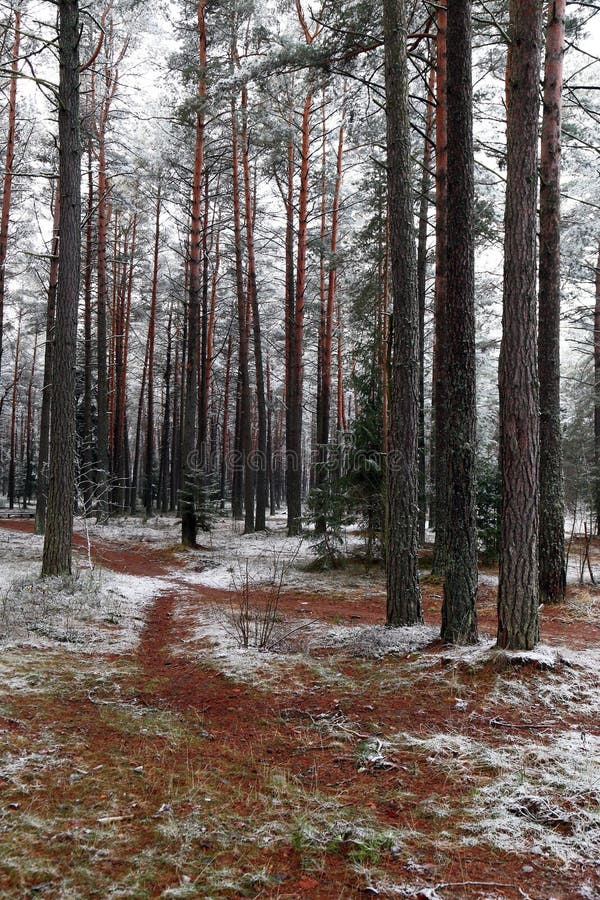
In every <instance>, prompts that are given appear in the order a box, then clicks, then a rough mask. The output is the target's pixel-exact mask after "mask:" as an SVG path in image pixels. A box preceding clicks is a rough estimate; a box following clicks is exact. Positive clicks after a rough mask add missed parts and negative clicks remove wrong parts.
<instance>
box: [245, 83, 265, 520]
mask: <svg viewBox="0 0 600 900" xmlns="http://www.w3.org/2000/svg"><path fill="white" fill-rule="evenodd" d="M242 164H243V172H244V199H245V218H246V250H247V253H248V302H249V304H250V309H251V312H252V325H253V334H254V364H255V370H256V406H257V416H258V442H257V453H256V455H255V459H254V463H255V465H254V466H253V468H254V471H255V473H256V514H255V521H254V528H255V530H256V531H264V530H265V528H266V527H267V521H266V514H267V466H266V457H267V404H266V399H265V371H264V365H263V353H262V337H261V328H260V311H259V308H258V290H257V285H256V258H255V253H254V214H253V210H252V193H251V187H250V158H249V143H248V91H247V89H246V87H244V88H243V89H242Z"/></svg>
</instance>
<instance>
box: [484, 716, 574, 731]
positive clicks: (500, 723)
mask: <svg viewBox="0 0 600 900" xmlns="http://www.w3.org/2000/svg"><path fill="white" fill-rule="evenodd" d="M488 724H489V725H490V727H491V728H526V729H528V728H556V727H557V725H560V722H533V723H528V722H523V723H519V724H517V723H514V722H507V721H506V719H502V718H501V717H500V716H494V717H493V718H492V719H490V721H489V723H488Z"/></svg>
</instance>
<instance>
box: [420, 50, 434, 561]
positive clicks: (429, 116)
mask: <svg viewBox="0 0 600 900" xmlns="http://www.w3.org/2000/svg"><path fill="white" fill-rule="evenodd" d="M434 81H435V69H434V67H433V65H432V66H431V70H430V73H429V84H428V91H427V111H426V113H425V136H424V138H423V173H422V176H421V201H420V203H419V238H418V244H417V284H418V289H419V338H420V355H419V542H420V543H421V544H424V543H425V525H426V519H427V472H426V458H425V307H426V301H427V232H428V225H429V223H428V215H429V186H430V183H431V173H430V167H431V146H432V135H433V113H434V109H435V94H434Z"/></svg>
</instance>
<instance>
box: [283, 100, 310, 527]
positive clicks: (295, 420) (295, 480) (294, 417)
mask: <svg viewBox="0 0 600 900" xmlns="http://www.w3.org/2000/svg"><path fill="white" fill-rule="evenodd" d="M311 109H312V94H307V96H306V99H305V101H304V110H303V113H302V150H301V156H300V189H299V190H300V193H299V198H298V255H297V261H296V288H295V304H294V318H293V322H294V324H293V338H292V341H291V350H292V353H291V361H290V383H289V385H288V396H287V402H288V405H289V408H290V414H289V428H288V436H287V507H288V522H287V526H288V534H289V535H290V536H292V535H297V534H300V531H301V530H302V396H303V383H304V304H305V293H306V253H307V229H308V192H309V171H310V169H309V166H310V114H311Z"/></svg>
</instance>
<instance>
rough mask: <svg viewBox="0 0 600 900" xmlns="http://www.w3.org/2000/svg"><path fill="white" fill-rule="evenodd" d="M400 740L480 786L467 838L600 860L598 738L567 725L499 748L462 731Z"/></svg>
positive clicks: (470, 813)
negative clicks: (545, 738)
mask: <svg viewBox="0 0 600 900" xmlns="http://www.w3.org/2000/svg"><path fill="white" fill-rule="evenodd" d="M399 740H400V741H401V742H403V743H404V745H405V746H407V747H410V748H411V749H413V750H418V751H420V752H422V753H423V755H424V757H426V758H427V760H428V762H429V763H431V764H433V765H435V766H437V767H439V768H440V769H442V770H446V771H448V772H452V773H454V775H455V776H459V777H460V778H461V779H462V780H463V781H464V782H467V783H471V784H472V785H473V786H474V788H473V791H472V794H471V798H470V800H469V802H468V804H467V809H466V818H465V820H464V822H463V825H462V830H463V832H466V835H465V836H464V837H463V841H464V842H465V843H466V844H481V842H482V840H485V841H486V842H489V843H492V844H494V845H495V846H497V847H499V848H500V849H502V850H505V851H508V852H515V853H517V852H518V853H523V852H526V853H530V854H532V855H536V856H542V857H552V858H555V859H559V860H561V861H563V862H564V863H575V862H593V863H596V864H600V737H598V736H595V735H589V734H586V733H585V732H582V731H576V730H568V731H558V732H553V733H552V734H551V736H550V738H549V740H548V741H540V740H536V738H535V736H531V735H530V734H528V735H527V736H526V737H520V736H514V735H510V736H508V735H507V738H506V740H505V741H504V742H502V743H500V744H499V745H494V746H491V745H488V744H486V743H484V742H483V741H478V740H474V739H473V738H471V737H468V736H466V735H464V734H461V733H455V734H433V735H430V736H427V737H421V736H416V735H408V734H405V735H403V736H401V737H400V738H399Z"/></svg>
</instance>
